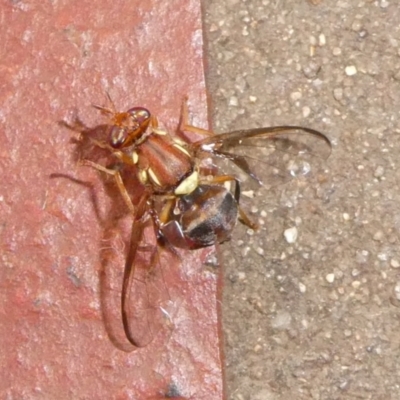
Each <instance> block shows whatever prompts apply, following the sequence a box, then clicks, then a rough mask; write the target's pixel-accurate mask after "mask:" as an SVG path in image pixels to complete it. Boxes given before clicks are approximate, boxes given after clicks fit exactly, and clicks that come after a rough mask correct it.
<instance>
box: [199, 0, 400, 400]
mask: <svg viewBox="0 0 400 400" xmlns="http://www.w3.org/2000/svg"><path fill="white" fill-rule="evenodd" d="M204 6H205V26H206V35H207V37H208V53H209V61H208V64H209V65H208V68H209V71H208V82H209V88H210V94H211V99H212V105H213V107H212V112H213V123H214V129H215V131H217V132H225V131H229V130H234V129H238V128H245V127H247V128H251V127H258V126H270V125H280V124H291V125H303V126H308V127H312V128H315V129H318V130H320V131H322V132H324V133H325V134H326V135H327V136H328V137H329V138H330V140H331V141H332V154H331V156H330V158H329V159H328V160H326V161H323V162H320V161H318V162H316V163H315V164H314V163H311V171H310V173H309V174H307V175H306V176H305V177H302V178H301V179H298V178H295V179H293V180H291V181H290V182H287V183H282V184H281V185H272V186H271V187H269V186H268V185H266V186H265V187H263V188H261V189H260V190H257V191H255V192H251V191H249V192H248V193H246V194H247V195H249V196H253V197H254V198H253V199H247V198H246V196H244V198H245V200H249V203H250V208H249V210H250V212H249V214H250V216H251V217H252V218H253V219H254V220H256V221H258V222H259V223H260V225H261V229H260V230H259V231H258V232H253V231H252V230H249V229H247V228H245V227H239V229H237V230H236V232H235V235H234V238H233V240H232V242H231V243H230V244H227V245H224V246H223V251H222V252H223V254H224V268H225V272H224V273H225V282H226V283H225V291H224V300H223V304H224V306H223V320H224V330H225V341H226V365H227V367H226V378H227V387H228V398H229V399H232V400H247V399H251V400H267V399H268V400H278V399H330V400H334V399H398V398H400V366H399V361H398V360H399V356H400V349H399V346H400V334H399V331H400V329H399V328H400V323H399V306H400V269H399V267H400V251H399V234H400V232H399V231H400V213H399V200H400V190H399V175H398V173H397V170H398V169H399V168H400V161H399V156H398V153H399V146H400V143H399V133H400V130H399V127H398V122H397V120H398V110H399V104H400V68H399V56H400V47H399V43H400V42H399V41H400V9H399V7H398V5H397V4H396V2H394V1H350V0H341V1H337V2H330V1H327V0H321V1H306V0H301V1H300V0H281V1H279V0H275V1H268V0H251V1H244V0H205V2H204ZM244 190H246V189H245V188H244Z"/></svg>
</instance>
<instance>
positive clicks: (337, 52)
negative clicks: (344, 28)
mask: <svg viewBox="0 0 400 400" xmlns="http://www.w3.org/2000/svg"><path fill="white" fill-rule="evenodd" d="M332 54H333V55H334V56H340V55H341V54H342V49H341V48H340V47H334V48H333V50H332Z"/></svg>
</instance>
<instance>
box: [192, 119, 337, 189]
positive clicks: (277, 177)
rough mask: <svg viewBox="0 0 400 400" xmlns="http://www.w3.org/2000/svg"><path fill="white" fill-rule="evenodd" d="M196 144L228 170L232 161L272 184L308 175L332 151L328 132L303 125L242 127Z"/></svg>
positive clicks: (256, 179)
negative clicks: (326, 134) (300, 175)
mask: <svg viewBox="0 0 400 400" xmlns="http://www.w3.org/2000/svg"><path fill="white" fill-rule="evenodd" d="M193 146H194V148H195V151H197V152H198V154H199V153H203V156H204V155H207V154H209V155H213V156H215V158H216V159H217V162H216V164H217V165H218V166H219V167H220V168H222V169H223V170H224V171H226V169H227V168H228V167H227V166H226V161H229V162H230V163H231V164H233V165H235V166H236V167H237V168H239V170H241V171H242V172H244V173H245V174H246V175H248V176H250V177H251V178H253V180H255V181H256V182H258V183H260V184H261V183H266V184H270V185H274V184H276V183H278V182H284V181H286V180H288V179H290V178H292V177H293V176H296V175H299V174H303V175H305V174H307V173H308V172H309V171H310V169H311V167H318V165H319V164H321V163H322V162H323V161H324V160H325V159H327V158H328V157H329V155H330V153H331V143H330V141H329V139H328V138H327V137H326V136H325V135H324V134H322V133H321V132H319V131H316V130H314V129H310V128H305V127H301V126H277V127H267V128H256V129H249V130H239V131H234V132H229V133H223V134H219V135H215V136H210V137H207V138H205V139H203V140H201V141H198V142H196V143H195V144H194V145H193ZM218 159H219V160H220V161H218ZM221 160H222V163H221ZM242 175H243V174H242ZM239 178H243V176H239ZM243 180H246V178H243Z"/></svg>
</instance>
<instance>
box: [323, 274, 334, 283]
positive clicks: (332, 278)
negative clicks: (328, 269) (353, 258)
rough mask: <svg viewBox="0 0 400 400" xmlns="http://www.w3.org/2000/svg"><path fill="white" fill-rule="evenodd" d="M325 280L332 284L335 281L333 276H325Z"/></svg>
mask: <svg viewBox="0 0 400 400" xmlns="http://www.w3.org/2000/svg"><path fill="white" fill-rule="evenodd" d="M325 279H326V281H327V282H329V283H333V282H334V281H335V274H327V275H326V276H325Z"/></svg>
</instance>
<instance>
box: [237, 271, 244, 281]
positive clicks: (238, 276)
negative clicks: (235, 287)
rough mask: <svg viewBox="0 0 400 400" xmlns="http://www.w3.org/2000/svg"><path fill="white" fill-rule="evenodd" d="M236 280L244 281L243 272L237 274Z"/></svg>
mask: <svg viewBox="0 0 400 400" xmlns="http://www.w3.org/2000/svg"><path fill="white" fill-rule="evenodd" d="M237 278H238V280H239V281H244V280H245V279H246V273H245V272H240V271H239V272H238V273H237Z"/></svg>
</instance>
